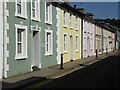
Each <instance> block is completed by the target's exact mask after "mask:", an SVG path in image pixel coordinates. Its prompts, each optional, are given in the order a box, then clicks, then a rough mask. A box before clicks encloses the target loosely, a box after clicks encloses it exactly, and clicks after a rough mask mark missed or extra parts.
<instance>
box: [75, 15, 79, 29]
mask: <svg viewBox="0 0 120 90" xmlns="http://www.w3.org/2000/svg"><path fill="white" fill-rule="evenodd" d="M78 20H79V19H78V16H75V29H76V30H78V28H79V22H78Z"/></svg>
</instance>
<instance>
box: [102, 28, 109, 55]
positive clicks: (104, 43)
mask: <svg viewBox="0 0 120 90" xmlns="http://www.w3.org/2000/svg"><path fill="white" fill-rule="evenodd" d="M107 48H108V30H106V29H103V53H105V52H107Z"/></svg>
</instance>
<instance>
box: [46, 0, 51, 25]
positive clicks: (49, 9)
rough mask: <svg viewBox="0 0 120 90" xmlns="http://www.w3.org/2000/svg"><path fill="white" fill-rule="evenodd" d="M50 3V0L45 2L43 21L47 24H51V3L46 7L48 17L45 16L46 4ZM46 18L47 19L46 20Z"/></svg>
mask: <svg viewBox="0 0 120 90" xmlns="http://www.w3.org/2000/svg"><path fill="white" fill-rule="evenodd" d="M47 3H50V2H45V23H47V24H52V4H51V3H50V5H49V7H48V17H47V16H46V14H47V13H46V10H47V8H46V4H47ZM47 18H48V20H46V19H47Z"/></svg>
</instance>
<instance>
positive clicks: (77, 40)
mask: <svg viewBox="0 0 120 90" xmlns="http://www.w3.org/2000/svg"><path fill="white" fill-rule="evenodd" d="M75 42H76V46H75V47H76V52H78V51H79V46H78V45H79V36H78V35H76V37H75Z"/></svg>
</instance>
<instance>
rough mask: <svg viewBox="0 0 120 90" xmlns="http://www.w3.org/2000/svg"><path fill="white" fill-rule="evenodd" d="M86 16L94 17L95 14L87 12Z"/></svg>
mask: <svg viewBox="0 0 120 90" xmlns="http://www.w3.org/2000/svg"><path fill="white" fill-rule="evenodd" d="M86 16H88V17H90V18H92V19H94V15H93V14H92V13H86Z"/></svg>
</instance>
